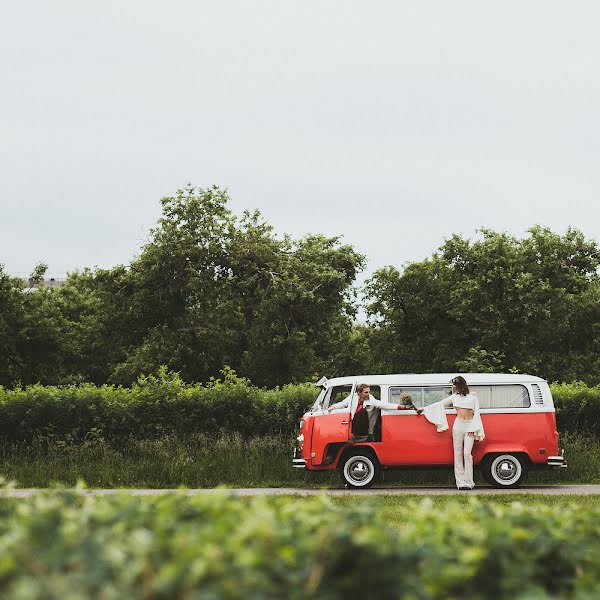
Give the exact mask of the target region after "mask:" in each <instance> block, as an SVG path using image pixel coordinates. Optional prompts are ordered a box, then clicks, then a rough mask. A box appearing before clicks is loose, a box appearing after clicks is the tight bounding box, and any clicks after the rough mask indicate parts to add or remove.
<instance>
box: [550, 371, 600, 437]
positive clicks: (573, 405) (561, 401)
mask: <svg viewBox="0 0 600 600" xmlns="http://www.w3.org/2000/svg"><path fill="white" fill-rule="evenodd" d="M551 390H552V396H553V398H554V404H555V406H556V423H557V425H558V431H559V432H563V431H564V432H566V431H569V432H575V431H577V432H582V433H594V434H597V435H600V385H597V386H595V387H590V386H587V385H586V384H585V383H582V382H575V383H557V384H554V385H552V386H551Z"/></svg>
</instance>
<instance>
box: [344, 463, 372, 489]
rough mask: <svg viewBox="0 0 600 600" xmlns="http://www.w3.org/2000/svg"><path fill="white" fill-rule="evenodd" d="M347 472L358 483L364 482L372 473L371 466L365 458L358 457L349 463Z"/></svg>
mask: <svg viewBox="0 0 600 600" xmlns="http://www.w3.org/2000/svg"><path fill="white" fill-rule="evenodd" d="M347 473H348V475H349V476H350V478H351V479H353V480H354V481H356V482H357V483H362V482H364V481H365V480H366V479H368V478H369V476H370V475H371V466H370V465H369V463H367V462H366V461H365V460H363V459H357V460H354V461H352V463H351V464H350V465H348V468H347Z"/></svg>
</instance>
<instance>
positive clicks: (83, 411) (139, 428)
mask: <svg viewBox="0 0 600 600" xmlns="http://www.w3.org/2000/svg"><path fill="white" fill-rule="evenodd" d="M226 375H227V376H226V377H225V379H224V380H223V381H221V380H216V381H211V382H210V383H209V384H207V385H204V386H203V385H186V384H184V383H183V382H182V381H181V379H179V377H177V375H169V376H165V375H164V374H163V375H162V376H159V377H147V378H144V379H141V380H140V381H138V383H137V384H136V385H134V386H132V387H131V388H124V387H114V386H109V385H104V386H99V387H97V386H94V385H90V384H82V385H78V386H75V385H71V386H65V387H53V386H41V385H33V386H29V387H27V388H25V389H16V390H4V389H2V388H0V436H1V439H2V440H3V441H4V442H9V443H10V442H15V441H29V440H32V439H34V438H37V439H39V438H41V437H42V438H43V437H45V438H49V439H65V440H68V441H84V440H85V439H86V438H87V437H88V436H90V435H92V436H94V437H97V436H102V437H104V438H115V437H120V438H123V437H132V436H133V437H138V438H140V439H146V438H154V437H159V436H163V435H165V434H170V433H175V434H186V433H207V434H215V433H219V432H224V433H233V432H235V433H239V434H241V435H242V436H250V435H252V436H256V435H270V434H271V435H272V434H274V433H292V431H293V429H294V426H295V424H296V421H297V420H298V419H299V418H300V416H301V415H302V414H303V413H304V411H305V410H306V408H307V406H308V405H310V404H312V402H313V401H314V399H315V398H316V395H317V389H316V388H315V386H314V385H310V384H304V385H288V386H284V387H283V388H275V389H273V390H265V389H261V388H257V387H255V386H253V385H251V384H250V382H249V381H247V380H245V379H241V378H237V377H235V375H232V374H231V373H227V374H226Z"/></svg>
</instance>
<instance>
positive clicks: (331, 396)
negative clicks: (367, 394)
mask: <svg viewBox="0 0 600 600" xmlns="http://www.w3.org/2000/svg"><path fill="white" fill-rule="evenodd" d="M369 387H370V388H371V396H373V398H376V399H377V400H381V387H380V386H378V385H370V386H369ZM351 391H352V386H351V385H336V386H335V387H332V388H331V391H330V392H328V395H327V397H326V399H325V408H328V407H329V406H331V405H332V404H335V403H336V402H341V401H342V400H345V399H346V398H347V396H348V394H349V393H350V392H351Z"/></svg>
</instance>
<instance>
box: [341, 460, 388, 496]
mask: <svg viewBox="0 0 600 600" xmlns="http://www.w3.org/2000/svg"><path fill="white" fill-rule="evenodd" d="M339 470H340V477H341V479H342V481H343V482H344V483H346V484H347V485H348V486H349V487H353V488H363V489H365V488H368V487H371V486H372V485H373V483H374V482H375V480H376V479H377V476H378V475H379V463H378V462H377V460H376V459H374V458H373V457H372V456H370V454H369V453H366V452H365V453H362V452H357V453H356V454H351V455H350V456H346V457H344V458H342V464H341V465H340V467H339Z"/></svg>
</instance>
